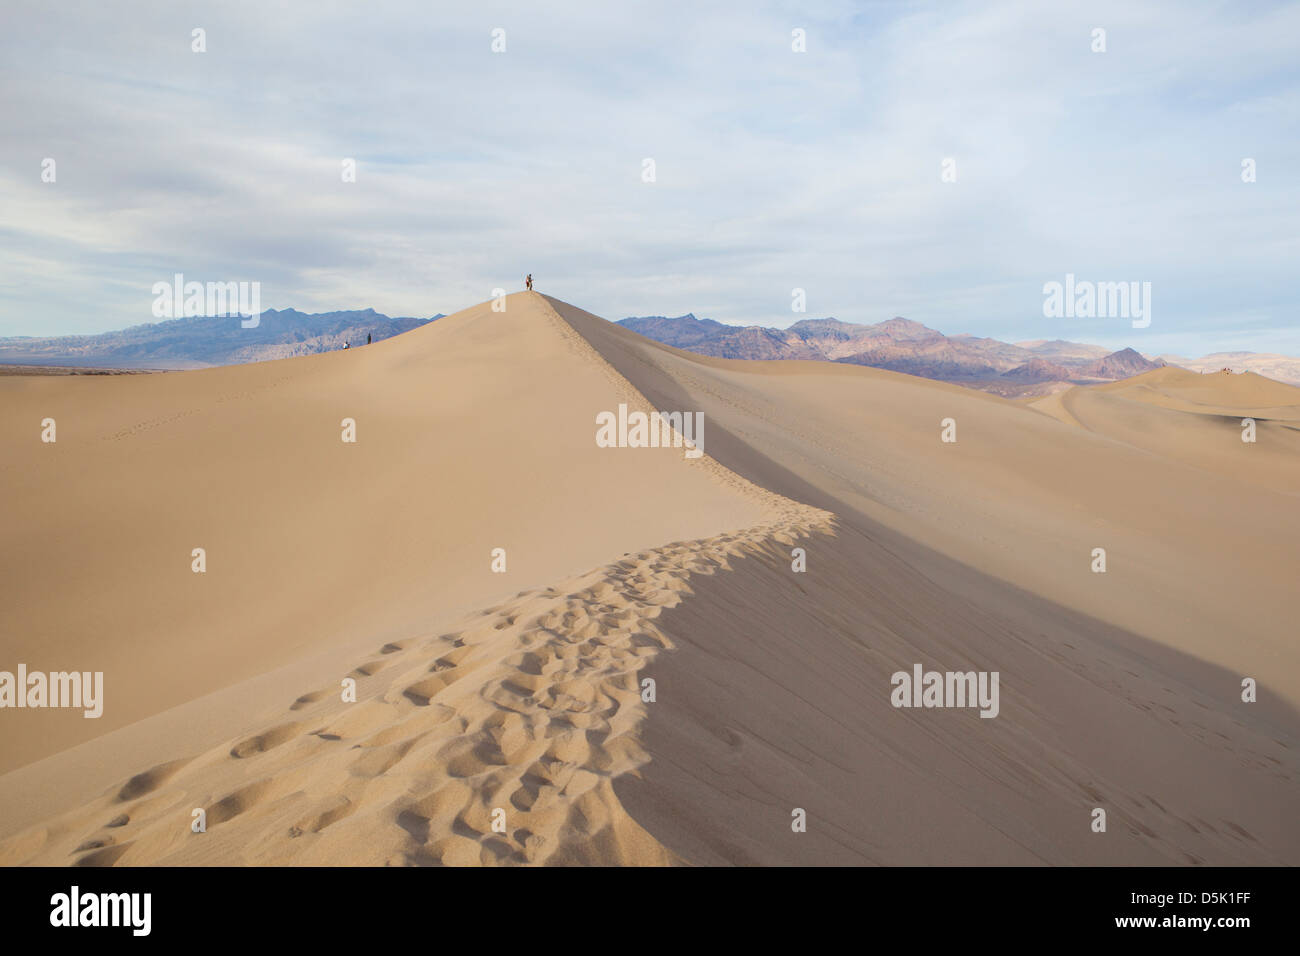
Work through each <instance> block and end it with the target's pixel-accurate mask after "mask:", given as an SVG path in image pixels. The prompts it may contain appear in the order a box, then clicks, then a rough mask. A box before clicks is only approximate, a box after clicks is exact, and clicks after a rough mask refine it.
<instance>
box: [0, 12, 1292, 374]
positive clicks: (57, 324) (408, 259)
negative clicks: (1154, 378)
mask: <svg viewBox="0 0 1300 956" xmlns="http://www.w3.org/2000/svg"><path fill="white" fill-rule="evenodd" d="M0 24H3V26H4V29H2V30H0V336H4V335H56V334H65V333H91V332H100V331H107V330H110V329H118V328H123V327H126V326H130V325H137V324H140V323H142V322H151V321H155V318H154V315H153V312H152V306H153V302H154V294H153V292H152V288H153V285H154V284H155V283H157V282H160V281H162V282H170V281H171V280H172V277H173V275H175V274H176V273H180V274H182V275H183V276H184V277H185V278H186V280H189V281H200V282H208V281H214V282H229V281H248V282H258V283H260V293H261V304H262V307H263V308H276V309H280V308H290V307H292V308H297V309H300V310H303V311H308V312H323V311H333V310H337V309H353V308H356V309H360V308H368V307H372V308H374V309H376V310H378V311H380V312H383V313H386V314H388V315H393V316H421V317H423V316H430V315H434V314H436V313H440V312H441V313H450V312H454V311H457V310H459V309H462V308H466V307H468V306H470V305H473V304H476V303H478V302H481V301H484V300H486V299H488V298H490V297H491V296H492V295H493V290H494V289H498V288H504V289H506V290H507V291H511V292H513V291H517V290H518V289H520V288H522V283H523V277H524V274H525V273H528V272H531V273H532V274H533V276H534V278H535V281H536V285H537V288H538V289H539V290H541V291H543V292H546V293H548V294H551V295H554V296H556V297H558V298H561V299H564V300H566V301H568V302H572V303H574V304H576V305H578V306H581V307H582V308H584V309H587V310H588V311H591V312H594V313H596V314H598V315H603V316H605V317H606V318H610V319H619V318H623V317H625V316H630V315H680V314H683V313H686V312H693V313H694V314H695V315H697V316H700V317H709V318H713V319H717V320H719V321H722V322H727V323H734V324H743V325H748V324H758V325H769V326H778V327H784V326H787V325H790V324H791V323H793V322H795V321H797V320H799V319H805V318H821V317H826V316H834V317H836V318H839V319H842V320H844V321H849V322H878V321H882V320H884V319H888V318H891V317H894V316H903V317H906V318H909V319H912V320H914V321H918V322H923V323H924V324H926V325H928V326H930V327H932V328H936V329H939V330H941V331H943V332H945V333H948V334H957V333H972V334H977V335H987V336H992V337H996V338H999V339H1003V340H1006V341H1021V340H1026V339H1054V338H1065V339H1071V340H1075V341H1084V342H1094V343H1097V344H1102V345H1107V346H1109V347H1112V348H1120V347H1125V346H1132V347H1134V348H1137V349H1139V350H1140V351H1142V352H1144V353H1146V354H1149V355H1155V354H1177V355H1186V356H1195V355H1201V354H1205V353H1209V352H1216V351H1231V350H1251V351H1261V352H1282V353H1286V354H1293V355H1300V321H1297V319H1298V318H1300V316H1298V315H1297V307H1296V304H1297V301H1300V295H1298V293H1300V268H1298V266H1300V228H1298V227H1300V4H1297V3H1287V4H1278V3H1269V2H1266V0H1260V2H1250V3H1237V4H1224V3H1213V2H1191V3H1189V2H1186V0H1180V2H1168V3H1164V2H1141V0H1138V2H1119V3H1111V2H1106V0H1100V2H1099V0H1089V2H1077V3H1076V2H1072V0H1053V2H1041V0H1033V2H1024V3H1016V2H1010V3H981V4H965V3H959V2H949V3H933V4H932V3H925V2H882V3H870V2H857V3H850V2H828V3H807V2H804V3H765V2H750V3H709V2H704V0H691V2H685V3H677V2H672V0H656V2H652V3H651V2H647V3H640V2H620V3H617V4H610V3H566V2H555V3H546V4H538V3H533V2H530V3H511V4H497V3H490V2H476V3H473V4H450V3H430V2H428V0H424V2H383V0H375V2H370V3H367V4H365V5H358V4H356V3H354V2H334V0H314V2H311V3H266V2H264V0H256V2H251V3H247V2H231V0H224V2H212V3H191V2H184V0H179V2H178V0H159V2H130V0H124V2H114V3H111V4H91V3H79V4H72V3H50V4H30V3H20V2H18V0H0ZM196 29H201V30H203V31H204V33H203V39H204V44H205V47H206V49H205V52H196V51H195V50H194V49H193V47H194V44H195V40H194V33H193V31H194V30H196ZM498 30H499V31H504V33H503V34H502V33H497V34H496V35H495V36H496V42H497V45H498V47H499V46H500V45H501V38H502V37H504V50H503V51H501V52H494V50H493V44H494V31H498ZM796 30H799V31H803V33H802V35H803V37H804V38H805V39H804V46H805V50H804V51H803V52H797V51H796V50H795V49H794V46H795V45H796V41H795V33H794V31H796ZM1097 30H1104V44H1105V49H1104V51H1097V50H1095V49H1094V47H1096V46H1097V45H1098V35H1097V34H1096V32H1095V31H1097ZM47 159H53V160H54V174H55V175H54V181H53V182H45V181H43V171H44V170H46V168H47V166H48V164H47V163H46V160H47ZM347 159H351V160H354V161H355V163H356V177H355V182H345V181H343V179H344V177H343V175H342V169H343V163H344V160H347ZM646 160H652V161H653V164H654V165H653V171H654V176H653V181H646V179H647V177H646ZM946 160H951V161H952V162H951V164H949V166H948V169H949V170H950V171H955V181H945V176H944V170H945V161H946ZM1245 160H1253V163H1254V169H1255V181H1254V182H1245V181H1243V165H1242V164H1243V161H1245ZM947 178H948V179H949V180H953V179H954V177H953V176H951V175H950V176H948V177H947ZM1067 274H1073V275H1074V276H1075V277H1076V280H1082V281H1095V282H1119V281H1126V282H1132V281H1136V282H1149V283H1151V323H1150V325H1149V326H1148V327H1147V328H1143V329H1135V328H1133V327H1132V322H1131V321H1130V319H1129V318H1128V317H1124V316H1107V317H1097V318H1063V317H1060V318H1057V317H1047V316H1045V315H1044V309H1043V304H1044V298H1045V296H1044V284H1045V283H1049V282H1053V281H1057V282H1064V280H1065V276H1066V275H1067ZM796 289H801V290H803V293H804V301H805V309H806V311H803V312H797V311H795V310H794V304H795V294H794V290H796Z"/></svg>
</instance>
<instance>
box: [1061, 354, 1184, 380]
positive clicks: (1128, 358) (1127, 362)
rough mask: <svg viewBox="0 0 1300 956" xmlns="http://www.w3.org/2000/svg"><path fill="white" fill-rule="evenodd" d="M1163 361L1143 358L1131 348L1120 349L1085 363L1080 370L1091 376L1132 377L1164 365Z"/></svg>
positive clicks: (1109, 377) (1116, 378)
mask: <svg viewBox="0 0 1300 956" xmlns="http://www.w3.org/2000/svg"><path fill="white" fill-rule="evenodd" d="M1164 364H1165V363H1164V362H1163V361H1159V360H1157V361H1155V362H1152V361H1149V360H1147V359H1146V358H1143V357H1142V356H1141V355H1140V354H1138V353H1137V352H1136V351H1134V350H1133V349H1120V350H1119V351H1118V352H1112V353H1111V354H1110V355H1107V356H1106V357H1105V358H1102V359H1098V360H1097V361H1096V362H1093V363H1091V364H1089V365H1085V366H1084V367H1083V368H1082V369H1081V370H1080V371H1081V372H1082V373H1083V374H1084V375H1086V376H1090V377H1093V378H1108V379H1115V380H1118V379H1121V378H1132V377H1133V376H1134V375H1141V374H1142V373H1143V372H1149V371H1151V370H1152V369H1153V368H1161V367H1163V366H1164Z"/></svg>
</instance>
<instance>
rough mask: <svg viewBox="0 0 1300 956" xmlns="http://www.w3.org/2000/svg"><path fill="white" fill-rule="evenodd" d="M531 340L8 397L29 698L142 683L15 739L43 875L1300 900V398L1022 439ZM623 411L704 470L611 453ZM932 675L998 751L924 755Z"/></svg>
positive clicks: (1031, 414) (8, 804) (904, 385)
mask: <svg viewBox="0 0 1300 956" xmlns="http://www.w3.org/2000/svg"><path fill="white" fill-rule="evenodd" d="M506 305H507V309H506V311H505V312H495V311H493V310H492V308H491V305H490V303H483V304H481V305H477V306H474V307H472V308H468V309H465V310H463V311H460V312H457V313H455V314H453V315H449V316H447V317H445V318H442V319H439V320H438V321H437V322H433V323H427V324H422V325H420V326H419V327H417V328H413V329H411V330H410V331H408V332H405V333H403V334H401V335H396V336H394V337H392V338H388V339H385V340H383V341H379V342H376V343H375V344H374V345H372V346H369V347H365V348H353V349H349V350H347V351H339V350H334V351H329V352H323V353H321V354H312V355H305V356H299V357H293V358H285V359H280V360H275V361H266V362H259V363H254V364H242V365H230V366H226V367H222V368H212V369H200V370H194V371H178V372H169V373H164V374H156V375H117V376H84V377H83V376H53V375H48V376H47V375H33V376H23V375H0V447H3V448H4V450H5V456H4V460H3V465H2V466H0V526H2V527H3V528H4V529H5V531H4V534H5V547H4V549H3V550H0V669H5V670H9V671H13V669H14V667H15V666H16V665H17V664H18V663H20V662H21V663H23V664H25V665H26V666H27V668H29V670H32V671H49V672H54V671H64V670H74V669H75V670H78V671H93V672H102V673H103V675H104V696H103V714H102V716H101V717H100V718H98V719H93V720H88V719H84V718H83V716H82V714H81V713H80V712H78V711H75V710H66V709H65V710H49V709H45V710H41V709H23V710H6V711H5V712H4V713H3V714H2V715H0V719H3V720H4V721H5V733H4V735H3V736H2V737H0V864H4V865H17V864H51V865H119V866H130V865H147V864H162V865H187V864H236V865H250V864H304V865H312V864H339V865H360V864H371V865H383V864H394V865H427V864H460V865H501V864H574V863H604V864H611V863H636V864H683V863H684V864H721V863H730V864H738V865H753V864H787V865H797V864H823V865H824V864H849V863H859V864H861V863H871V864H1025V865H1039V864H1070V865H1083V864H1109V865H1116V864H1126V865H1195V864H1210V865H1231V864H1264V865H1295V864H1296V863H1300V830H1297V828H1296V825H1295V806H1296V799H1295V798H1296V793H1297V786H1298V785H1300V709H1298V708H1300V646H1298V645H1297V643H1296V641H1295V640H1294V630H1295V629H1294V624H1293V622H1294V611H1295V580H1296V575H1297V570H1298V564H1297V552H1296V541H1297V540H1300V508H1297V494H1298V492H1297V489H1300V389H1297V388H1295V387H1292V386H1288V385H1283V384H1280V383H1277V382H1274V381H1270V380H1268V379H1265V378H1262V377H1260V376H1258V375H1255V374H1253V373H1246V374H1242V375H1200V374H1197V373H1194V372H1189V371H1185V370H1182V369H1177V368H1157V369H1153V370H1150V371H1147V372H1144V373H1142V374H1140V375H1137V376H1135V377H1133V378H1129V379H1125V380H1123V381H1120V382H1116V383H1107V384H1101V385H1083V386H1075V387H1073V388H1070V389H1068V390H1065V391H1062V392H1060V393H1057V394H1053V395H1050V396H1047V397H1045V398H1042V399H1039V400H1036V401H1034V402H1032V403H1030V402H1013V401H1008V400H1005V399H1003V398H1001V397H999V396H997V395H992V394H987V393H984V392H981V391H977V390H973V389H969V388H962V387H957V386H955V385H952V384H949V383H945V382H936V381H931V380H928V379H925V378H918V377H914V376H912V375H904V374H898V373H897V372H893V371H888V370H883V369H877V368H871V367H867V366H864V365H861V364H856V363H849V362H836V361H826V360H825V359H824V358H823V357H819V358H818V359H817V360H816V361H808V360H792V361H779V362H755V361H744V360H735V359H728V358H718V357H712V356H704V355H699V354H695V353H693V352H688V351H685V350H683V349H679V348H674V347H671V346H668V345H664V344H662V343H659V342H656V341H652V340H651V339H649V338H646V337H644V336H642V335H639V334H637V333H635V332H634V331H632V330H631V329H630V328H628V327H626V326H621V325H618V324H614V323H610V322H607V321H606V320H604V319H601V318H598V317H596V316H594V315H591V314H589V313H587V312H585V311H583V310H582V309H580V308H577V307H575V306H573V305H570V304H568V303H566V302H563V301H561V300H559V299H556V298H551V297H548V296H544V295H541V294H538V293H518V294H515V295H511V296H509V297H508V298H507V300H506ZM825 328H827V329H828V330H830V331H835V329H836V327H835V326H825ZM843 331H844V330H842V329H841V330H839V332H843ZM903 331H904V332H908V333H909V334H916V335H920V334H921V333H919V332H917V331H916V330H910V327H904V329H903ZM839 332H837V333H836V334H839ZM844 334H849V333H844ZM749 335H750V336H752V337H754V338H756V339H757V338H759V336H758V335H757V334H756V333H752V332H751V333H749ZM810 338H816V336H810ZM846 347H847V348H850V349H852V348H853V346H852V345H846ZM988 348H989V349H990V350H992V349H993V347H992V346H989V347H988ZM956 351H958V350H954V352H956ZM846 354H861V350H859V351H857V352H848V353H846ZM1037 357H1039V358H1044V359H1045V360H1049V361H1050V360H1051V359H1050V358H1046V356H1037ZM1102 357H1104V356H1098V357H1096V358H1102ZM954 361H955V360H954ZM1021 364H1026V363H1021ZM1061 364H1062V365H1063V367H1067V366H1064V364H1063V363H1061ZM622 405H627V406H629V407H630V408H632V409H635V410H638V411H643V412H653V411H655V410H660V411H681V412H696V413H701V414H703V415H704V418H705V420H706V422H707V426H706V428H705V429H704V431H703V433H702V434H703V451H704V454H703V456H702V457H699V458H696V459H692V458H689V457H685V456H684V455H683V453H682V450H681V449H680V448H672V447H653V448H644V447H643V448H635V447H613V448H611V447H601V446H600V445H599V444H598V443H597V442H596V441H595V440H594V439H595V435H596V422H597V420H598V418H597V417H598V416H600V415H601V414H602V413H606V412H608V411H610V410H613V409H616V408H619V407H620V406H622ZM1246 416H1250V417H1251V418H1252V422H1253V423H1254V428H1255V429H1257V434H1256V432H1254V431H1252V432H1251V434H1252V435H1253V436H1254V437H1256V439H1257V440H1256V441H1254V442H1250V443H1247V442H1244V441H1242V436H1243V434H1245V432H1244V431H1243V426H1242V419H1243V418H1244V417H1246ZM49 422H57V441H53V442H50V441H45V440H43V439H42V435H43V434H45V433H46V431H47V430H48V428H49V427H51V426H50V425H49ZM349 422H350V423H351V427H352V428H353V429H354V431H353V432H352V437H353V439H354V440H353V441H349V440H348V435H349V431H348V428H349V425H348V423H349ZM945 422H951V426H949V425H945V424H944V423H945ZM949 427H951V429H952V435H951V437H952V438H953V439H954V440H952V441H948V440H945V438H944V437H943V436H944V434H945V431H946V430H947V429H948V428H949ZM198 548H201V549H204V552H205V555H206V565H205V567H204V569H203V570H202V572H196V570H195V565H194V561H195V558H194V557H193V555H194V549H198ZM1098 549H1101V550H1103V551H1104V552H1105V565H1104V569H1103V571H1101V572H1098V570H1097V562H1098V556H1097V550H1098ZM498 552H499V553H498ZM914 667H925V668H927V669H930V668H933V669H937V670H938V671H950V672H965V671H971V672H975V671H978V672H981V673H985V674H988V673H993V672H996V673H997V674H999V675H1000V682H1001V683H1000V686H1001V702H1000V708H999V710H998V713H997V715H996V718H995V719H983V718H981V716H980V714H979V713H977V712H976V711H974V710H972V709H970V708H969V707H967V708H961V707H956V708H952V709H942V708H941V709H924V708H908V709H900V708H899V707H898V706H896V705H895V704H893V703H891V697H892V694H891V690H892V677H891V675H895V674H897V673H898V672H906V673H910V672H911V671H912V669H913V668H914ZM647 680H650V681H653V685H648V684H647V683H646V681H647ZM1247 680H1249V681H1251V682H1255V683H1257V685H1258V693H1257V699H1255V698H1254V697H1252V699H1251V700H1250V701H1249V702H1247V701H1246V700H1245V699H1244V698H1243V681H1247ZM349 683H351V685H352V686H353V687H354V690H355V693H354V695H353V696H351V697H349V693H350V692H349V690H348V687H349ZM651 687H652V688H653V692H648V688H651ZM196 809H201V810H203V811H204V813H205V814H206V830H205V831H204V832H195V831H194V830H193V829H192V826H191V823H192V819H193V815H194V811H195V810H196ZM1099 809H1100V810H1104V812H1105V814H1106V818H1107V820H1108V826H1107V828H1106V830H1105V832H1096V831H1095V830H1094V829H1093V826H1092V823H1093V821H1094V820H1095V818H1096V817H1095V815H1096V811H1097V810H1099ZM799 813H802V814H804V815H805V817H806V824H807V825H806V829H804V830H802V831H801V830H798V829H796V828H794V827H792V816H793V817H795V818H797V817H798V814H799Z"/></svg>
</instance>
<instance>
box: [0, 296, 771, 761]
mask: <svg viewBox="0 0 1300 956" xmlns="http://www.w3.org/2000/svg"><path fill="white" fill-rule="evenodd" d="M636 400H637V397H636V396H635V395H634V393H632V392H631V391H630V390H629V389H628V387H627V385H626V383H625V382H624V381H622V380H621V379H620V378H619V377H618V376H617V375H616V374H614V373H613V372H612V371H611V370H610V369H609V368H608V367H607V366H606V365H605V364H604V363H603V362H602V361H601V360H600V359H599V358H598V357H597V356H595V355H594V353H592V352H591V350H590V348H589V347H588V346H587V345H586V344H585V343H584V342H583V341H582V340H581V339H580V338H578V337H577V336H576V335H575V334H574V333H573V332H572V330H570V329H569V328H568V327H567V326H566V325H565V324H564V323H562V322H560V321H559V320H558V319H557V318H556V316H555V314H554V313H553V312H552V311H551V310H550V308H549V307H548V306H547V305H546V304H545V302H544V301H543V300H541V299H540V298H539V297H537V296H526V295H522V294H521V295H514V296H510V297H509V298H508V299H507V300H506V310H505V311H504V312H494V311H492V309H491V307H490V305H488V304H484V305H483V306H479V307H477V308H473V309H469V310H466V311H465V312H461V313H459V314H457V315H453V316H449V317H447V318H445V319H441V320H439V321H437V322H435V323H433V324H431V325H429V326H426V327H424V328H421V329H418V330H415V331H413V332H411V333H409V334H407V335H404V336H401V337H400V338H398V339H393V340H388V341H384V342H380V343H378V344H375V345H372V346H370V347H365V348H359V349H349V350H347V351H346V352H343V351H340V352H335V353H331V354H325V355H320V356H313V357H308V358H301V359H293V360H286V361H278V362H267V363H261V364H256V365H250V366H242V367H228V368H221V369H214V370H205V371H199V372H186V373H174V374H166V375H140V376H121V377H111V378H99V377H85V378H80V377H0V409H3V414H0V444H3V447H4V449H5V457H4V462H3V464H2V465H0V510H2V511H3V520H2V521H0V524H2V525H3V528H4V549H3V551H2V552H0V589H2V594H0V633H2V634H3V642H4V643H3V661H2V662H0V669H5V670H9V671H14V670H15V669H16V666H17V664H19V663H20V662H21V663H24V664H26V665H27V668H28V670H29V671H47V672H48V671H65V670H76V671H91V672H94V671H102V672H104V674H105V683H106V688H105V703H104V711H103V716H102V717H100V718H98V719H85V718H83V716H82V714H81V712H80V711H77V712H72V711H56V710H6V711H4V712H3V713H2V714H0V720H3V721H4V729H5V732H4V734H3V735H2V736H0V769H4V770H7V769H12V768H14V767H16V766H19V765H21V764H24V763H27V762H29V761H32V760H34V759H37V758H40V757H43V756H46V755H49V754H51V753H54V752H56V751H59V750H62V749H64V748H66V747H68V746H71V745H73V744H76V743H80V742H82V741H86V740H89V739H91V738H92V737H95V736H99V735H101V734H103V733H105V732H108V731H110V730H113V729H115V728H118V727H122V726H125V725H126V724H128V723H131V722H133V721H137V720H140V719H142V718H145V717H148V716H149V715H151V714H155V713H159V712H161V711H163V710H165V709H167V708H170V707H173V706H175V705H177V704H180V703H183V702H185V701H189V700H192V699H194V698H196V697H199V696H201V695H204V694H207V693H210V692H212V691H216V690H218V689H220V688H222V687H226V686H229V685H232V684H235V683H237V682H239V681H242V680H244V679H246V678H249V677H252V676H253V675H257V674H262V673H264V672H266V671H269V670H273V669H275V668H277V667H280V666H282V665H286V664H289V663H290V662H292V661H294V660H296V659H298V658H300V657H302V656H303V655H304V654H307V653H309V652H310V653H316V652H319V651H321V650H322V649H325V648H329V647H333V646H340V645H346V644H347V643H348V642H350V641H355V640H356V639H357V638H358V637H364V639H365V641H366V642H367V644H375V646H378V645H379V644H382V643H384V642H385V641H387V640H398V639H401V638H406V637H409V636H411V635H412V634H415V633H421V632H422V631H423V630H425V629H427V628H428V627H429V626H430V622H432V621H434V620H437V619H439V618H443V617H446V616H447V615H448V614H449V613H451V612H462V613H463V612H468V611H470V610H474V609H477V608H480V607H483V606H486V605H488V604H490V603H492V602H494V601H498V600H499V599H501V598H502V597H503V596H505V595H507V594H514V593H516V592H518V591H520V590H522V589H524V588H529V587H535V586H538V585H542V584H551V583H554V582H556V581H559V580H562V579H564V578H567V577H569V576H571V575H573V574H576V573H579V572H582V571H585V570H587V569H589V568H591V567H594V566H596V565H599V564H602V563H604V562H606V561H608V560H610V559H611V558H613V557H617V556H618V555H621V554H623V553H624V552H629V551H637V550H640V549H643V548H646V547H652V546H657V545H660V544H663V543H665V542H668V541H674V540H679V539H694V538H700V537H705V536H707V535H710V534H713V533H716V532H718V531H721V530H727V529H734V528H741V527H748V526H750V525H753V524H755V523H756V522H757V516H758V514H759V508H758V506H756V505H755V504H754V502H753V501H752V500H750V499H748V498H746V497H745V496H743V495H740V494H737V493H736V492H735V491H734V489H732V488H729V487H728V486H727V485H725V484H724V483H723V482H722V481H720V480H718V478H717V474H715V473H710V472H709V471H708V469H707V467H705V466H704V465H701V464H699V463H697V462H692V461H689V460H683V452H682V450H681V449H617V450H614V449H608V448H598V447H597V446H596V442H595V435H596V424H595V421H596V415H597V413H598V412H600V411H602V410H616V409H617V406H618V404H619V403H620V402H628V401H633V402H635V401H636ZM45 419H53V420H54V422H55V427H56V432H55V438H56V441H55V442H53V443H47V442H43V441H42V440H41V435H42V421H43V420H45ZM345 420H350V421H351V422H352V423H354V424H355V441H354V442H348V441H345V440H344V438H345V437H346V436H345V430H346V423H345ZM706 438H707V436H706ZM198 548H201V549H203V550H204V553H205V556H204V557H205V563H206V571H204V572H203V573H196V572H195V571H194V569H193V568H194V562H195V557H194V555H193V552H194V549H198ZM496 548H501V549H504V552H505V556H504V561H505V567H506V572H505V573H494V572H493V570H492V565H493V554H492V552H493V550H494V549H496ZM376 641H377V642H378V643H375V642H376Z"/></svg>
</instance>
